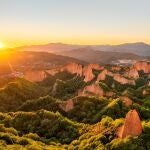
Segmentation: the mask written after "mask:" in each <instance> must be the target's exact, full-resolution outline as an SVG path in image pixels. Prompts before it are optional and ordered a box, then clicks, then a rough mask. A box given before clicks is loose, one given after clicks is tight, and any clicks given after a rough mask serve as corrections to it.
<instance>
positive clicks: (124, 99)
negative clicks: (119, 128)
mask: <svg viewBox="0 0 150 150" xmlns="http://www.w3.org/2000/svg"><path fill="white" fill-rule="evenodd" d="M120 98H121V99H122V100H123V103H124V105H125V106H127V107H128V106H130V105H132V103H133V101H132V100H131V99H130V98H129V97H127V96H121V97H120Z"/></svg>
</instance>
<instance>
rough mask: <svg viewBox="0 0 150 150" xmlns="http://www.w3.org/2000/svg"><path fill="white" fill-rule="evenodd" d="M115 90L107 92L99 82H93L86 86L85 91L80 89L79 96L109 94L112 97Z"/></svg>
mask: <svg viewBox="0 0 150 150" xmlns="http://www.w3.org/2000/svg"><path fill="white" fill-rule="evenodd" d="M113 94H114V93H113V92H105V91H104V90H103V89H102V88H101V87H100V86H99V85H97V84H92V85H88V86H86V87H85V88H84V89H83V91H80V92H79V93H78V95H79V96H92V95H94V96H97V97H100V96H108V97H111V96H113Z"/></svg>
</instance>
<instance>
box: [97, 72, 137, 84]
mask: <svg viewBox="0 0 150 150" xmlns="http://www.w3.org/2000/svg"><path fill="white" fill-rule="evenodd" d="M107 75H108V76H111V77H113V79H114V80H115V81H117V82H119V83H121V84H132V85H135V81H134V80H129V79H127V78H125V77H123V76H121V75H120V74H118V73H112V72H110V71H108V70H106V69H105V70H103V71H102V72H101V73H100V74H99V75H98V77H97V82H99V81H102V80H105V79H106V76H107Z"/></svg>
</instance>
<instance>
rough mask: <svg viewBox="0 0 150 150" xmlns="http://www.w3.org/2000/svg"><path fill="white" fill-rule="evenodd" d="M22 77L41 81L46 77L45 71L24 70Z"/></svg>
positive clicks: (32, 80)
mask: <svg viewBox="0 0 150 150" xmlns="http://www.w3.org/2000/svg"><path fill="white" fill-rule="evenodd" d="M24 78H25V79H26V80H29V81H31V82H37V81H42V80H43V79H45V78H46V73H45V71H26V72H25V73H24Z"/></svg>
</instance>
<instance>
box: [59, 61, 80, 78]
mask: <svg viewBox="0 0 150 150" xmlns="http://www.w3.org/2000/svg"><path fill="white" fill-rule="evenodd" d="M62 71H68V72H69V73H72V74H74V73H76V74H77V75H80V76H82V65H80V64H77V63H70V64H67V65H65V66H64V67H62V68H60V72H62Z"/></svg>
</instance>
